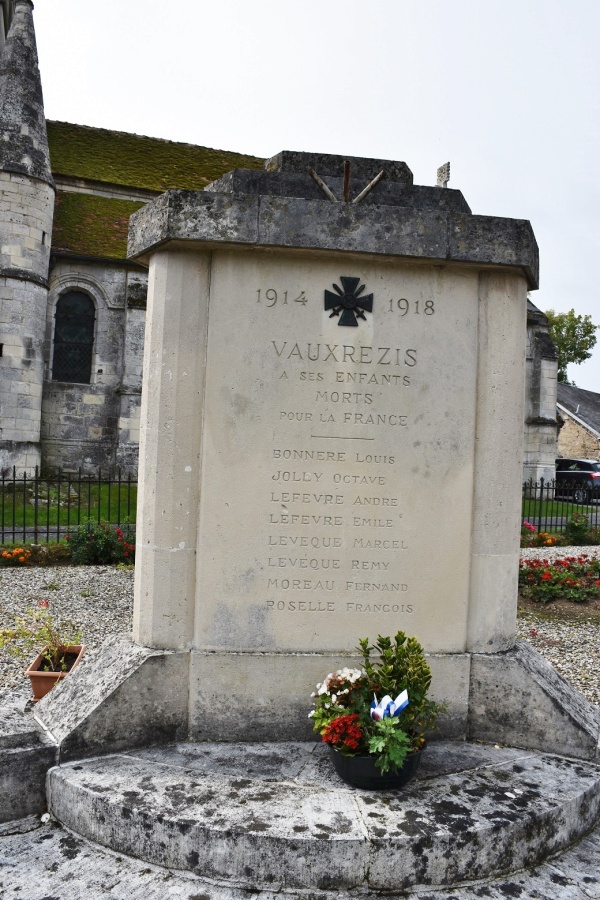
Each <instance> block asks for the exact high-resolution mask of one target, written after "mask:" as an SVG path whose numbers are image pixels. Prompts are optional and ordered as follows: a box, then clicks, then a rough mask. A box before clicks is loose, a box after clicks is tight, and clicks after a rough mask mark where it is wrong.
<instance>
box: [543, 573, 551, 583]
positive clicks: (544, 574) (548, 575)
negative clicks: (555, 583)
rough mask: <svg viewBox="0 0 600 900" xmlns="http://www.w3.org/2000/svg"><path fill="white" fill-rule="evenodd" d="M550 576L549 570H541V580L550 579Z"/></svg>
mask: <svg viewBox="0 0 600 900" xmlns="http://www.w3.org/2000/svg"><path fill="white" fill-rule="evenodd" d="M551 578H552V575H551V574H550V572H542V581H550V579H551Z"/></svg>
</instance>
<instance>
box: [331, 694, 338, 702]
mask: <svg viewBox="0 0 600 900" xmlns="http://www.w3.org/2000/svg"><path fill="white" fill-rule="evenodd" d="M336 700H337V694H332V695H331V702H332V703H335V701H336Z"/></svg>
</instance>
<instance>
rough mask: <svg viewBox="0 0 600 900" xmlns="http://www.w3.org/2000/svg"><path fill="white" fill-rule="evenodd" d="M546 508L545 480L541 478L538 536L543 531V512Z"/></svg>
mask: <svg viewBox="0 0 600 900" xmlns="http://www.w3.org/2000/svg"><path fill="white" fill-rule="evenodd" d="M543 508H544V479H543V478H540V505H539V511H538V534H539V533H540V531H541V530H542V510H543Z"/></svg>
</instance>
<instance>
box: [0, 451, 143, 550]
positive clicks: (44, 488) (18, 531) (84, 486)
mask: <svg viewBox="0 0 600 900" xmlns="http://www.w3.org/2000/svg"><path fill="white" fill-rule="evenodd" d="M136 504H137V475H134V474H131V473H128V474H123V473H121V472H120V471H118V472H117V473H116V474H115V475H112V476H111V475H109V474H108V473H106V474H104V473H103V472H102V470H100V469H99V470H98V472H97V473H96V474H94V475H84V474H82V472H81V471H80V472H78V473H77V474H73V473H69V472H62V471H61V470H60V469H58V470H57V471H56V472H54V473H50V474H48V473H40V472H39V471H38V469H37V468H36V470H35V473H34V474H33V475H31V474H23V475H17V473H16V471H15V470H13V472H12V473H11V474H10V475H6V474H4V475H2V477H1V478H0V543H2V544H4V543H17V542H19V543H21V542H23V543H24V542H32V543H35V544H38V543H49V542H50V541H58V540H60V539H61V538H64V537H65V535H67V534H68V533H69V531H71V530H72V529H74V528H77V526H78V525H81V524H85V523H89V522H90V521H91V522H98V523H100V522H109V523H110V524H111V525H132V526H134V525H135V515H136Z"/></svg>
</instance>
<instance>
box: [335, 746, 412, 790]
mask: <svg viewBox="0 0 600 900" xmlns="http://www.w3.org/2000/svg"><path fill="white" fill-rule="evenodd" d="M424 750H425V747H423V748H422V749H421V750H417V751H415V752H414V753H409V755H408V756H407V757H406V760H405V761H404V765H403V766H402V768H400V769H398V771H397V772H386V773H385V774H383V773H382V771H381V769H378V768H377V766H376V765H375V760H376V759H377V757H376V756H373V755H371V754H365V755H362V756H361V755H359V756H344V754H343V753H340V752H339V750H337V749H336V748H335V747H332V745H331V744H329V755H330V757H331V760H332V762H333V765H334V767H335V771H336V772H337V773H338V775H339V776H340V778H341V779H342V781H345V782H346V784H351V785H353V787H358V788H363V790H367V791H389V790H397V789H398V788H401V787H404V785H405V784H408V782H409V781H411V780H412V779H413V778H414V776H415V774H416V771H417V769H418V768H419V763H420V762H421V756H422V755H423V751H424Z"/></svg>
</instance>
